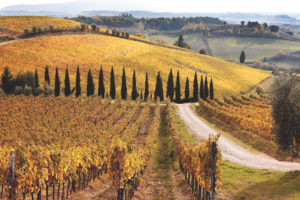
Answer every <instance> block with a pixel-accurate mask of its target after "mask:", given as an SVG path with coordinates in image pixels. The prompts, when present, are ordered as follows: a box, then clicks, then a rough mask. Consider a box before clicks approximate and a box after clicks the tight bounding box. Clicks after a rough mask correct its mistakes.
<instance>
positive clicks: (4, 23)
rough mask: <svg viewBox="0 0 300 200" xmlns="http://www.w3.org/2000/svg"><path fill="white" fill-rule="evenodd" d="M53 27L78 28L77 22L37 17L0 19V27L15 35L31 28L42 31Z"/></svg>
mask: <svg viewBox="0 0 300 200" xmlns="http://www.w3.org/2000/svg"><path fill="white" fill-rule="evenodd" d="M50 25H53V26H54V28H75V27H77V26H80V23H79V22H75V21H71V20H65V19H60V18H54V17H39V16H9V17H0V27H4V28H6V29H8V30H10V31H12V32H15V33H23V32H24V28H27V29H28V30H29V31H31V30H32V27H33V26H37V27H40V28H42V29H44V27H47V28H48V29H49V26H50Z"/></svg>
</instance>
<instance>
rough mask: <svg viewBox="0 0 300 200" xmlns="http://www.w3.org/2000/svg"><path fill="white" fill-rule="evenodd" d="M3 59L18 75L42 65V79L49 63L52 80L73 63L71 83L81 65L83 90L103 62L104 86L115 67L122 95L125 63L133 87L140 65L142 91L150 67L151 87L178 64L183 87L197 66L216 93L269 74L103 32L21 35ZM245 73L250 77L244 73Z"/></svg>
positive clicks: (237, 88) (238, 89) (241, 87)
mask: <svg viewBox="0 0 300 200" xmlns="http://www.w3.org/2000/svg"><path fill="white" fill-rule="evenodd" d="M0 62H1V63H2V65H1V69H0V72H1V73H2V71H3V67H5V66H8V67H10V68H11V71H12V72H13V73H14V74H16V73H18V72H20V71H26V70H29V71H34V69H37V70H38V73H39V77H40V81H43V77H44V74H43V73H44V68H45V66H46V65H48V66H49V68H50V78H51V83H52V85H53V83H54V70H55V67H58V69H59V72H60V78H61V81H62V80H63V77H64V71H65V68H66V67H68V68H69V73H70V78H71V87H72V86H74V85H75V73H76V67H77V66H80V70H81V80H82V88H83V92H85V83H86V82H85V80H86V78H85V77H86V75H87V72H88V69H91V70H92V72H93V75H94V80H96V79H97V77H98V73H99V68H100V66H101V65H102V66H103V69H104V79H105V85H106V87H108V85H109V77H110V70H111V66H114V70H115V80H116V86H117V95H118V94H120V93H119V91H120V87H121V84H120V83H121V74H122V69H123V67H125V68H126V73H127V77H128V78H127V79H128V81H127V82H128V86H127V87H129V88H130V87H131V77H132V73H133V70H136V72H137V88H138V91H139V90H140V89H141V88H144V78H145V73H146V72H148V74H149V83H150V92H153V91H154V86H155V81H154V80H155V77H156V75H157V73H158V71H160V73H161V76H162V79H163V85H164V87H165V86H166V81H167V76H168V73H169V71H170V69H171V68H173V72H174V73H176V72H177V70H180V76H181V87H182V91H184V90H183V88H184V82H185V78H186V77H187V76H188V77H189V79H190V81H192V80H193V79H194V73H195V71H197V72H201V74H202V75H207V76H208V77H209V78H210V77H212V78H213V80H214V87H215V91H216V95H217V96H221V95H225V94H239V93H240V92H244V91H247V90H249V89H250V88H251V87H253V86H254V85H255V84H257V83H258V82H260V81H261V80H263V79H265V78H266V77H268V76H269V75H270V73H269V72H266V71H262V70H256V69H252V68H249V67H245V66H242V65H238V64H233V63H230V62H226V61H224V60H221V59H218V58H214V57H210V56H205V55H199V54H198V53H194V52H192V51H180V50H175V49H169V48H164V47H159V46H154V45H149V44H145V43H141V42H136V41H130V40H126V39H121V38H116V37H111V36H104V35H63V36H43V37H38V38H32V39H26V40H19V41H16V42H14V43H11V44H8V45H5V46H1V48H0ZM246 74H251V76H245V75H246ZM198 75H199V73H198ZM198 80H199V78H198ZM96 83H97V82H96ZM40 84H41V85H42V83H40ZM190 84H191V82H190ZM106 91H108V90H107V88H106ZM182 93H183V92H182Z"/></svg>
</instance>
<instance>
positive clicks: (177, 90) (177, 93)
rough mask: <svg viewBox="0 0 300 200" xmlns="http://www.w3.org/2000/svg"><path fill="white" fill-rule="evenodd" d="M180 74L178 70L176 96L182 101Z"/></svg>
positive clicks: (177, 99)
mask: <svg viewBox="0 0 300 200" xmlns="http://www.w3.org/2000/svg"><path fill="white" fill-rule="evenodd" d="M180 96H181V93H180V76H179V70H178V71H177V77H176V87H175V98H176V101H177V102H179V101H180Z"/></svg>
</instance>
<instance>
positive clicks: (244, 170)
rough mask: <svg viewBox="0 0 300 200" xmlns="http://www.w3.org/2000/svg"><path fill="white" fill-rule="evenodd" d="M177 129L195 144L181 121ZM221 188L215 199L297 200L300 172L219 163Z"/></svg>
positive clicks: (178, 122) (299, 190)
mask: <svg viewBox="0 0 300 200" xmlns="http://www.w3.org/2000/svg"><path fill="white" fill-rule="evenodd" d="M177 124H178V126H177V128H178V129H179V130H180V132H181V134H182V135H183V136H184V137H186V139H187V140H188V141H189V142H191V143H195V142H197V141H198V138H197V136H196V135H191V134H190V133H188V131H187V128H186V127H185V124H184V122H183V121H182V120H180V119H179V117H178V118H177ZM221 168H222V186H221V188H220V189H219V190H218V191H217V193H218V196H217V199H224V200H225V199H226V200H228V199H241V200H245V199H252V200H264V199H300V172H277V171H269V170H259V169H251V168H248V167H244V166H241V165H237V164H234V163H231V162H228V161H223V163H222V166H221Z"/></svg>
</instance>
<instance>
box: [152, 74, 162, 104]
mask: <svg viewBox="0 0 300 200" xmlns="http://www.w3.org/2000/svg"><path fill="white" fill-rule="evenodd" d="M157 97H159V98H160V100H161V101H163V100H164V94H163V86H162V79H161V77H160V72H158V74H157V77H156V86H155V91H154V99H155V101H156V100H157Z"/></svg>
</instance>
